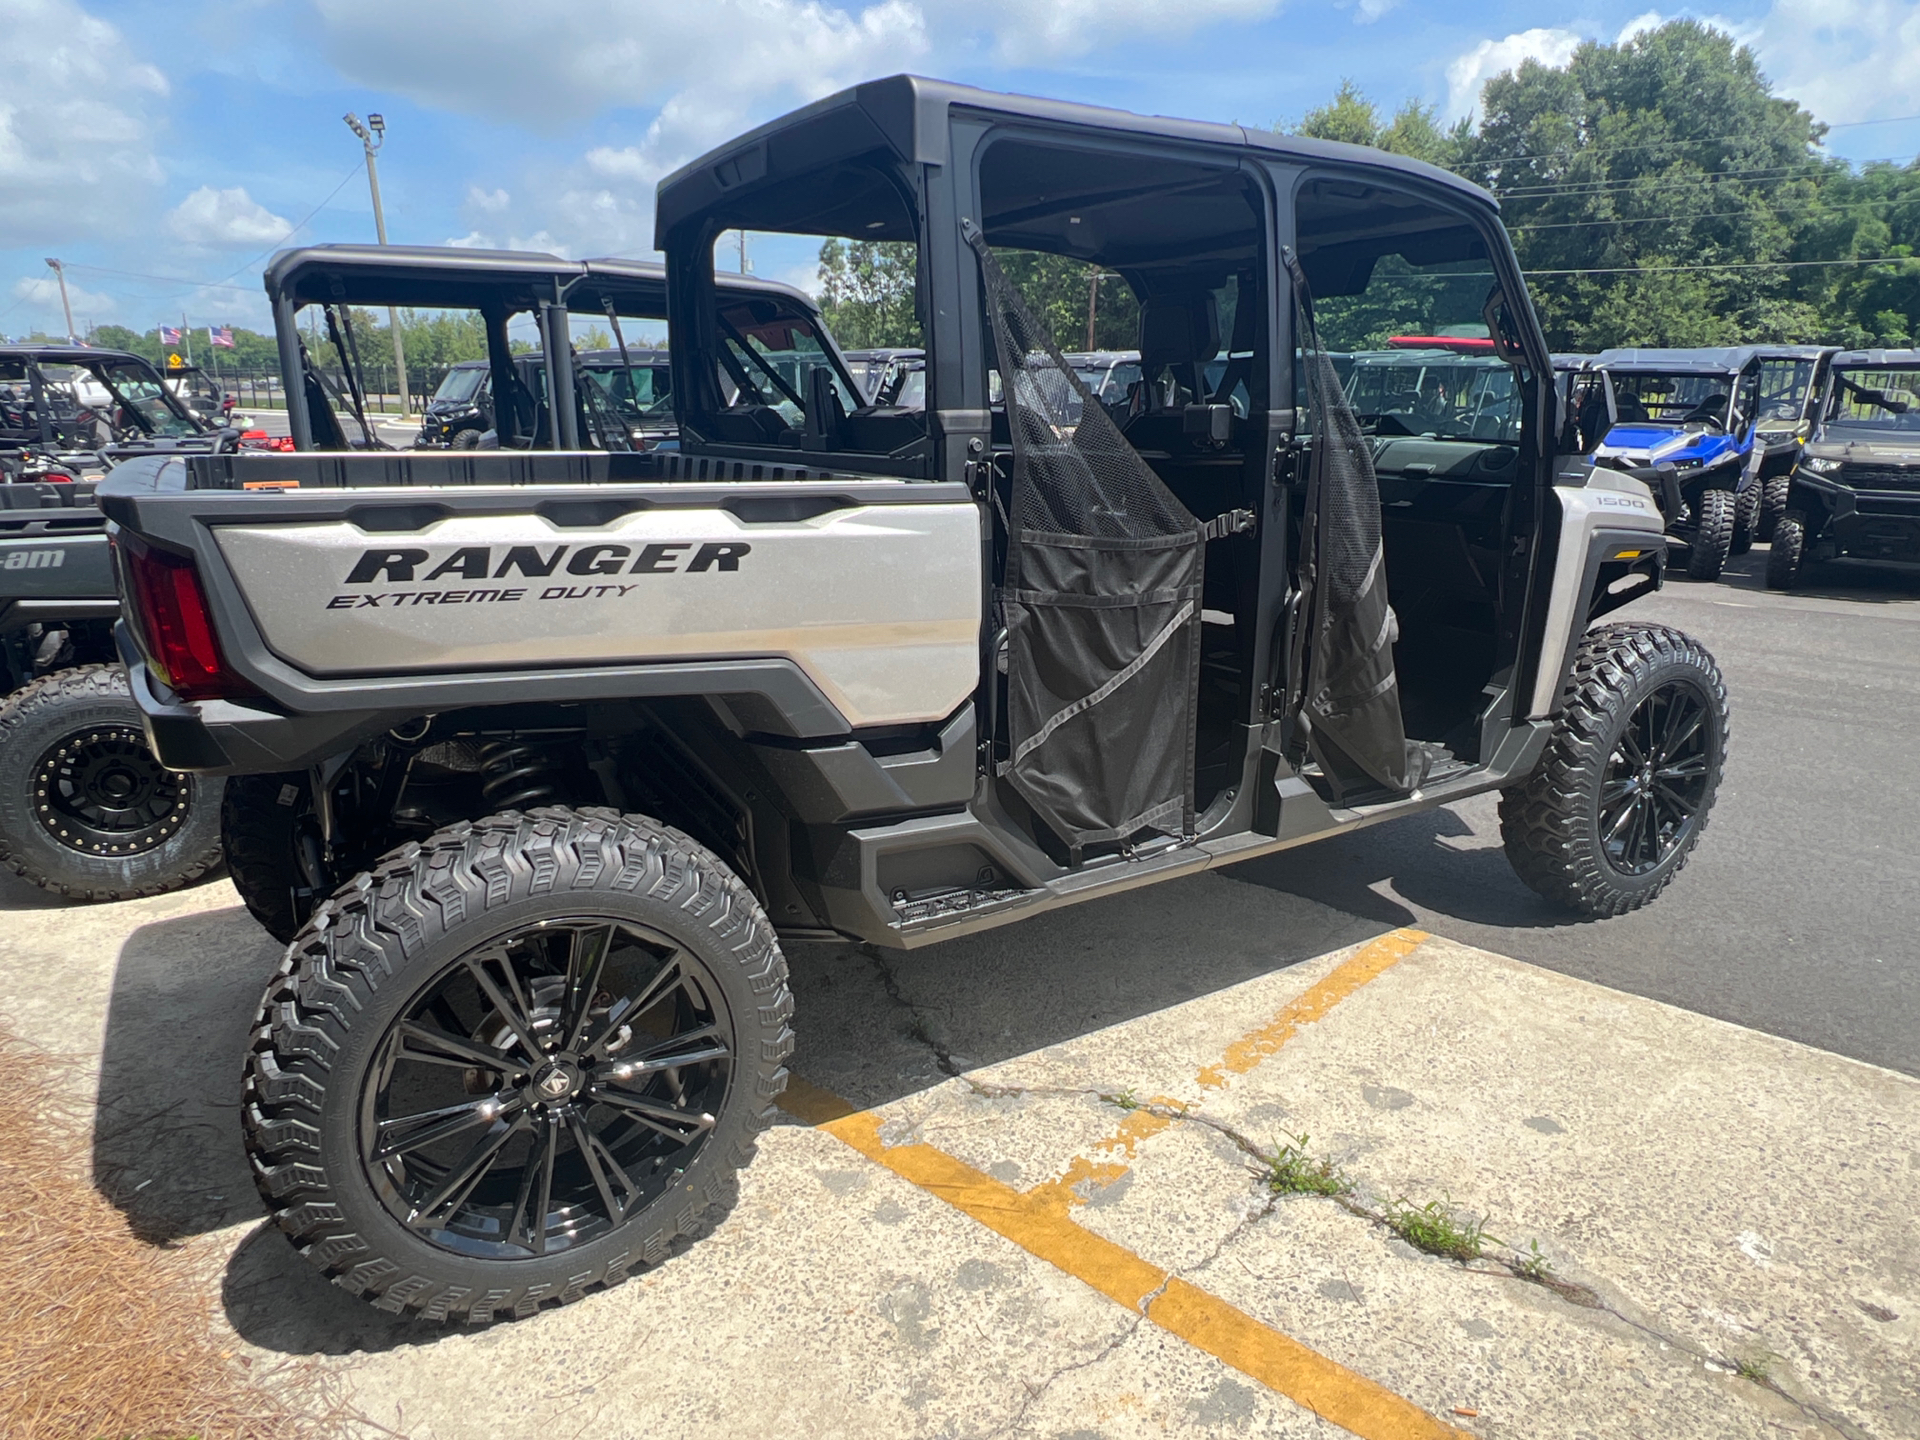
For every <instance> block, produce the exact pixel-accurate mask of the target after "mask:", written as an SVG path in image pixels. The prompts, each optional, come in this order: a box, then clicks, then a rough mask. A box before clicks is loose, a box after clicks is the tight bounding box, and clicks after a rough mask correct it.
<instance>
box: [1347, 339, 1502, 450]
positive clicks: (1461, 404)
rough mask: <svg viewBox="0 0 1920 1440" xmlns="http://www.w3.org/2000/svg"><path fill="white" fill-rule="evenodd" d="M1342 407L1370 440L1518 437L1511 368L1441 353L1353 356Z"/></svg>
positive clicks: (1494, 361)
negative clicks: (1351, 412) (1350, 410)
mask: <svg viewBox="0 0 1920 1440" xmlns="http://www.w3.org/2000/svg"><path fill="white" fill-rule="evenodd" d="M1347 402H1348V403H1349V404H1350V405H1352V406H1353V410H1354V414H1355V415H1357V416H1358V417H1359V419H1360V423H1361V426H1362V427H1363V428H1364V429H1366V430H1368V431H1370V432H1371V433H1373V434H1375V435H1430V436H1432V437H1433V438H1435V439H1437V440H1480V441H1488V440H1499V441H1509V442H1510V441H1514V440H1517V439H1519V438H1520V406H1519V400H1518V391H1517V389H1516V387H1515V385H1514V381H1513V369H1512V367H1511V366H1509V365H1507V364H1505V363H1504V362H1501V361H1498V360H1471V359H1467V358H1466V357H1463V356H1460V355H1456V354H1453V353H1451V352H1447V351H1429V352H1427V353H1426V354H1425V355H1418V354H1415V353H1412V352H1405V351H1402V352H1394V353H1390V354H1388V355H1384V356H1379V357H1365V356H1356V357H1355V358H1354V361H1353V364H1352V369H1351V370H1350V371H1349V372H1348V374H1347Z"/></svg>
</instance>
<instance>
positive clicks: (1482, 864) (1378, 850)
mask: <svg viewBox="0 0 1920 1440" xmlns="http://www.w3.org/2000/svg"><path fill="white" fill-rule="evenodd" d="M1461 841H1472V842H1473V843H1471V844H1463V843H1456V842H1461ZM1220 873H1221V874H1222V875H1223V876H1227V877H1230V878H1231V879H1234V880H1239V881H1242V882H1244V883H1246V884H1249V885H1258V886H1262V887H1265V888H1267V889H1271V890H1281V891H1286V892H1288V893H1290V894H1295V895H1300V896H1311V897H1312V898H1313V899H1315V900H1318V901H1321V902H1323V903H1325V904H1328V905H1331V906H1334V907H1335V908H1336V909H1339V910H1344V911H1346V912H1348V913H1349V914H1352V915H1357V916H1360V917H1362V918H1364V919H1367V920H1373V921H1376V922H1378V923H1380V924H1382V925H1392V926H1399V925H1419V924H1421V923H1422V922H1421V920H1420V919H1419V918H1418V916H1417V915H1416V912H1415V911H1413V910H1411V909H1409V908H1407V906H1405V905H1402V904H1400V903H1399V900H1397V899H1396V898H1395V897H1396V896H1398V897H1400V899H1404V900H1406V901H1408V902H1410V903H1411V904H1412V905H1417V906H1420V907H1421V908H1422V909H1424V910H1428V911H1431V912H1433V913H1435V914H1439V915H1446V916H1450V917H1451V918H1453V919H1455V920H1462V921H1465V922H1467V923H1469V924H1472V925H1486V926H1499V927H1503V928H1506V929H1518V930H1554V929H1564V928H1566V927H1568V926H1574V925H1582V924H1587V923H1590V922H1588V921H1587V920H1586V919H1585V918H1584V917H1582V916H1579V915H1575V914H1573V913H1571V912H1569V911H1567V910H1563V909H1561V908H1560V907H1558V906H1556V905H1552V904H1550V903H1549V902H1547V901H1546V900H1543V899H1542V898H1541V897H1540V896H1538V895H1536V894H1535V893H1534V892H1533V891H1532V890H1530V889H1528V888H1527V886H1526V885H1525V884H1524V883H1522V881H1521V880H1520V877H1519V876H1517V875H1516V874H1514V873H1513V866H1512V865H1510V864H1509V863H1508V861H1507V856H1506V851H1505V850H1503V849H1502V848H1501V846H1500V843H1499V841H1498V840H1497V839H1490V838H1486V837H1481V836H1477V835H1476V834H1475V831H1474V829H1473V827H1472V826H1470V825H1468V824H1467V822H1466V821H1465V820H1463V819H1461V817H1460V816H1459V815H1457V814H1456V813H1454V812H1453V811H1452V810H1444V809H1443V810H1430V811H1427V812H1425V813H1424V814H1418V815H1409V816H1406V817H1404V818H1403V819H1399V820H1390V821H1387V822H1386V823H1384V824H1381V825H1376V826H1373V827H1371V828H1369V829H1366V830H1357V831H1353V832H1351V833H1349V834H1346V835H1339V836H1334V837H1332V838H1330V839H1328V840H1325V841H1322V842H1321V843H1319V844H1316V845H1303V846H1301V847H1299V848H1298V849H1294V850H1283V851H1281V852H1279V853H1278V854H1275V855H1267V856H1263V857H1261V858H1260V859H1258V860H1248V861H1246V862H1244V863H1243V864H1240V865H1235V866H1232V867H1231V868H1229V869H1226V870H1223V871H1221V872H1220ZM1382 882H1391V886H1392V891H1393V893H1392V894H1382V893H1381V891H1380V890H1379V889H1378V888H1376V887H1378V886H1380V885H1381V884H1382Z"/></svg>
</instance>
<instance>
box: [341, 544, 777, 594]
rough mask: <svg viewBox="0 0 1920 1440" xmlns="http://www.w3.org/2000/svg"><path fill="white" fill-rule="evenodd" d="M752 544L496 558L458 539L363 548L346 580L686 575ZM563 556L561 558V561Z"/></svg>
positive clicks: (519, 552)
mask: <svg viewBox="0 0 1920 1440" xmlns="http://www.w3.org/2000/svg"><path fill="white" fill-rule="evenodd" d="M752 548H753V547H752V546H750V545H747V544H744V543H742V542H740V541H737V540H706V541H694V540H669V541H664V542H660V543H654V544H647V545H641V546H638V547H636V546H632V545H615V544H594V545H581V546H577V547H576V546H571V545H556V546H554V547H553V549H552V550H551V551H549V552H544V553H543V552H542V550H541V548H540V547H539V546H537V545H515V546H512V547H510V548H507V549H505V550H503V551H502V552H501V554H500V556H499V558H498V560H497V561H496V559H495V552H494V547H492V546H487V545H463V546H461V547H460V548H459V549H457V550H452V551H442V552H440V553H439V555H438V557H437V558H436V555H435V552H433V551H431V550H426V549H422V548H418V547H411V546H409V547H399V548H395V549H391V550H366V551H362V552H361V555H360V558H359V559H358V560H356V561H355V562H354V565H353V569H352V570H351V571H349V572H348V574H347V580H346V583H347V584H349V585H406V584H414V583H423V584H431V583H433V582H435V581H442V582H445V581H450V580H507V579H511V578H512V577H514V576H516V575H518V576H521V577H523V578H525V579H529V580H544V579H547V578H549V577H551V576H553V575H555V574H565V575H671V574H674V573H676V572H683V573H686V574H689V575H692V574H698V573H700V572H702V571H707V570H738V569H739V568H740V561H741V558H742V557H743V556H745V555H746V554H747V553H748V552H749V551H750V550H751V549H752ZM562 561H564V562H565V564H564V565H562V563H561V562H562Z"/></svg>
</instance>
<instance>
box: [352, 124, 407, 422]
mask: <svg viewBox="0 0 1920 1440" xmlns="http://www.w3.org/2000/svg"><path fill="white" fill-rule="evenodd" d="M346 120H347V128H348V129H349V130H351V131H353V133H354V134H355V135H358V136H359V137H360V145H361V148H362V149H364V150H365V151H366V152H367V188H368V189H370V190H371V191H373V229H374V233H375V234H376V235H378V236H379V237H380V243H381V244H382V245H384V244H386V243H387V217H386V216H385V215H384V214H382V213H381V210H380V167H379V165H378V164H377V163H376V162H375V160H374V158H373V156H374V152H375V151H377V150H378V149H379V148H380V146H381V145H382V144H383V143H385V141H386V138H387V122H386V119H385V117H384V116H381V115H378V114H370V115H368V116H367V123H366V124H365V125H362V124H361V123H360V117H359V116H358V115H355V114H354V113H353V112H352V111H351V110H349V111H348V112H347V115H346ZM369 131H371V133H369ZM387 329H388V330H389V331H391V332H392V334H393V368H394V370H395V371H396V372H397V375H398V379H399V390H400V413H401V414H402V415H405V414H407V413H408V412H409V411H410V410H411V409H412V406H411V405H410V404H409V403H408V400H407V347H406V346H405V345H404V344H403V343H402V342H401V339H400V313H399V312H398V311H397V310H395V309H394V308H393V306H391V305H389V306H388V307H387Z"/></svg>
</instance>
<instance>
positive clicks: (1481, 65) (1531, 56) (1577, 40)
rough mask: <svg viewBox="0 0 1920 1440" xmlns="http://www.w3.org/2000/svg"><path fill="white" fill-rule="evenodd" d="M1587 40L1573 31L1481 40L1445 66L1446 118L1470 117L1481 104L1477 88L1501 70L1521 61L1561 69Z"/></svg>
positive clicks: (1533, 32) (1539, 31) (1527, 32)
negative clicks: (1534, 62) (1533, 61)
mask: <svg viewBox="0 0 1920 1440" xmlns="http://www.w3.org/2000/svg"><path fill="white" fill-rule="evenodd" d="M1586 39H1587V37H1586V36H1584V35H1581V34H1579V33H1577V32H1576V31H1573V30H1557V29H1556V30H1547V29H1537V30H1522V31H1520V32H1519V33H1518V34H1515V35H1509V36H1507V37H1506V38H1505V39H1504V40H1482V41H1481V42H1480V43H1479V44H1478V45H1476V46H1474V47H1473V49H1471V50H1469V51H1467V52H1466V54H1464V55H1462V56H1460V57H1459V58H1458V59H1456V60H1454V61H1453V63H1452V64H1450V65H1448V66H1447V118H1448V119H1458V118H1459V117H1460V116H1462V115H1469V114H1472V113H1473V111H1474V109H1475V107H1476V106H1478V105H1479V103H1480V87H1481V86H1483V85H1485V84H1486V83H1487V81H1489V80H1491V79H1492V78H1493V77H1494V76H1496V75H1498V74H1499V73H1500V72H1501V71H1503V70H1513V69H1517V68H1518V67H1519V65H1520V64H1521V62H1522V61H1526V60H1538V61H1539V62H1540V63H1541V64H1542V65H1564V64H1566V63H1567V61H1569V60H1571V59H1572V58H1573V52H1574V51H1575V50H1577V49H1579V48H1580V45H1581V43H1582V42H1583V41H1584V40H1586Z"/></svg>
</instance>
